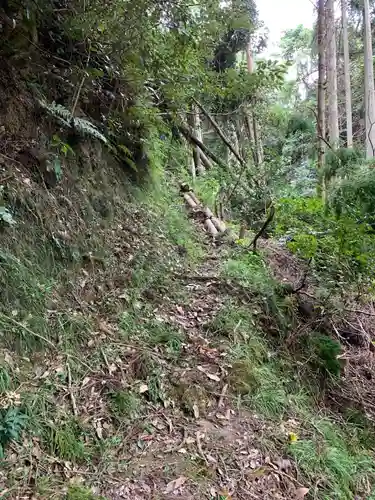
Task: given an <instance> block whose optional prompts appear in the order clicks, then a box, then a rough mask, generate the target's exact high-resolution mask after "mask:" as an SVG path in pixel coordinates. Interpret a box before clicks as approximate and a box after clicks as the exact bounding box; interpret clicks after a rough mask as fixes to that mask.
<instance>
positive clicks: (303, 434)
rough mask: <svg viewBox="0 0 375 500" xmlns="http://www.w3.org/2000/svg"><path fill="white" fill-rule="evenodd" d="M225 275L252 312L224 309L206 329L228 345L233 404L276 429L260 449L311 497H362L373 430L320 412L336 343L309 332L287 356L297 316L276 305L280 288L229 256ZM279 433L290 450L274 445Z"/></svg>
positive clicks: (249, 263)
mask: <svg viewBox="0 0 375 500" xmlns="http://www.w3.org/2000/svg"><path fill="white" fill-rule="evenodd" d="M244 270H246V272H244ZM223 275H224V276H226V277H227V278H230V279H231V280H232V281H233V282H234V283H238V284H240V285H241V287H243V288H244V290H246V293H247V294H250V296H251V297H252V301H251V306H250V307H249V306H248V305H239V304H235V305H234V304H232V305H229V306H228V307H226V308H224V309H223V310H222V311H221V312H220V313H219V314H218V316H217V317H216V318H215V320H214V322H213V323H212V325H211V326H210V329H212V330H211V331H212V332H213V333H215V334H219V335H225V336H228V337H229V339H230V356H231V359H232V362H233V371H232V373H231V384H232V385H233V388H234V390H235V391H236V392H237V393H238V404H239V405H245V406H249V407H251V408H252V409H254V410H255V411H256V412H258V413H259V414H261V415H263V416H264V417H266V418H267V419H270V420H272V421H273V422H274V425H275V427H274V430H275V434H274V435H272V433H271V435H268V436H265V443H266V444H267V446H270V447H271V449H272V448H273V447H275V448H276V449H277V447H278V446H280V445H282V446H283V447H284V448H283V451H284V453H285V454H286V455H289V456H290V457H293V459H294V460H295V461H296V463H297V465H298V467H299V470H300V472H301V474H302V475H303V476H304V477H305V478H306V480H307V481H308V483H309V484H314V485H315V487H313V493H312V494H313V495H314V496H316V497H317V498H352V495H353V492H355V491H357V492H359V491H361V490H362V491H365V490H363V488H365V489H366V488H367V486H366V484H367V482H369V483H372V481H373V480H374V473H375V469H374V465H373V452H372V448H373V444H374V438H375V436H374V434H373V431H372V429H371V423H370V422H369V421H367V420H366V417H365V416H364V415H362V416H361V414H360V413H358V412H356V411H353V412H352V411H351V410H350V408H348V409H347V413H346V414H344V415H342V414H341V415H340V414H337V413H335V412H333V411H332V410H330V409H329V408H327V407H326V408H325V407H324V398H325V393H326V392H329V390H330V387H331V386H332V385H336V384H340V375H341V373H342V370H343V367H344V365H343V364H342V363H340V361H339V360H338V359H337V356H338V355H339V354H340V352H341V346H340V344H339V342H338V341H337V340H334V339H333V338H332V337H331V336H330V335H324V334H322V333H319V332H314V331H312V330H311V329H308V330H307V331H306V332H305V333H304V334H303V336H302V338H300V339H299V340H298V345H294V347H293V354H292V352H291V350H290V349H288V348H286V346H287V345H288V342H287V338H288V335H290V332H291V330H292V329H293V317H294V316H295V315H296V314H297V313H296V310H293V308H292V309H291V307H290V303H289V302H288V300H287V299H282V298H281V297H280V294H279V288H278V286H279V285H278V284H277V283H276V282H275V281H274V279H272V278H271V276H270V274H269V271H268V270H267V267H266V266H265V264H264V262H263V260H262V259H261V258H260V257H258V256H253V255H251V254H250V255H249V254H248V253H241V254H240V255H234V256H233V257H232V258H230V259H229V260H227V261H226V263H225V264H224V268H223ZM265 314H266V316H264V315H265ZM275 323H276V324H275ZM285 433H287V434H288V435H289V441H288V442H285V439H284V440H283V438H281V439H280V436H282V435H283V434H284V435H285ZM282 441H284V443H283V444H281V443H282ZM366 498H372V497H371V495H370V496H369V497H366Z"/></svg>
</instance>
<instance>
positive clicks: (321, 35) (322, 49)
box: [317, 0, 326, 168]
mask: <svg viewBox="0 0 375 500" xmlns="http://www.w3.org/2000/svg"><path fill="white" fill-rule="evenodd" d="M317 38H318V48H319V61H318V70H319V76H318V119H317V136H318V168H322V167H323V165H324V153H325V142H324V139H325V135H326V117H325V116H326V115H325V102H326V90H325V86H326V40H325V10H324V0H319V3H318V37H317Z"/></svg>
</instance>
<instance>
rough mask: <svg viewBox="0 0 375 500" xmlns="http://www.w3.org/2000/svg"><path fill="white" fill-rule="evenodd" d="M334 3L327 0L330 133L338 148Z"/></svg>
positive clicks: (331, 140) (330, 140)
mask: <svg viewBox="0 0 375 500" xmlns="http://www.w3.org/2000/svg"><path fill="white" fill-rule="evenodd" d="M334 5H335V2H334V0H327V3H326V20H327V23H326V26H327V92H328V133H329V142H330V144H331V146H332V147H333V148H336V147H337V146H338V144H339V116H338V106H337V67H336V29H335V12H334Z"/></svg>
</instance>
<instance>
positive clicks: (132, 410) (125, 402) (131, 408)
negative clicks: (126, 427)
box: [110, 391, 142, 420]
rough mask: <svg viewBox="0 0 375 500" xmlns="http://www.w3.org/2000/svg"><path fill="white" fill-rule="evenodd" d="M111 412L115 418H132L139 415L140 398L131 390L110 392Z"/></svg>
mask: <svg viewBox="0 0 375 500" xmlns="http://www.w3.org/2000/svg"><path fill="white" fill-rule="evenodd" d="M110 400H111V409H112V413H113V414H114V415H115V416H116V417H117V418H123V419H128V420H133V419H135V418H137V417H138V416H139V413H140V410H141V406H142V403H141V400H140V398H139V397H138V396H137V394H135V393H134V392H132V391H116V392H113V393H111V394H110Z"/></svg>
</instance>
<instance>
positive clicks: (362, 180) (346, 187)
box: [329, 165, 375, 222]
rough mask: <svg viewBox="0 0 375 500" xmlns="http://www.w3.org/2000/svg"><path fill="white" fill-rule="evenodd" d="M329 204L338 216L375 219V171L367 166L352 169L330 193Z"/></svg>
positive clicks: (339, 180)
mask: <svg viewBox="0 0 375 500" xmlns="http://www.w3.org/2000/svg"><path fill="white" fill-rule="evenodd" d="M329 203H330V205H331V206H332V208H333V209H334V210H335V212H336V213H337V215H338V216H345V215H349V216H352V217H355V216H362V217H365V218H367V219H368V220H369V222H372V221H373V220H374V218H375V171H374V169H373V168H372V167H370V166H367V165H362V166H357V167H356V168H355V169H354V168H352V169H351V171H350V173H348V174H347V175H346V176H345V177H343V178H340V179H336V182H335V183H334V184H333V185H332V187H331V189H330V192H329Z"/></svg>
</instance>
